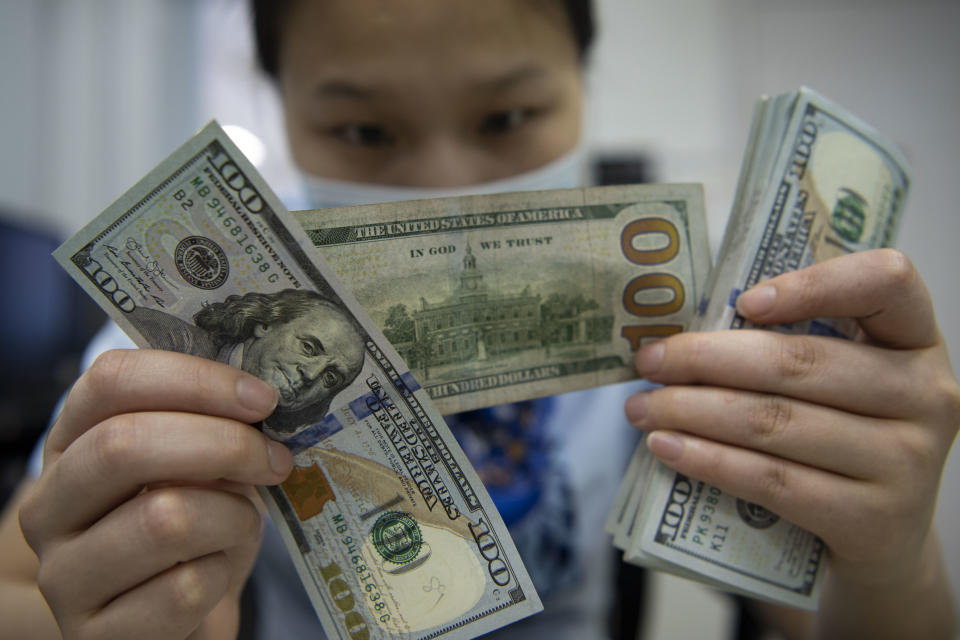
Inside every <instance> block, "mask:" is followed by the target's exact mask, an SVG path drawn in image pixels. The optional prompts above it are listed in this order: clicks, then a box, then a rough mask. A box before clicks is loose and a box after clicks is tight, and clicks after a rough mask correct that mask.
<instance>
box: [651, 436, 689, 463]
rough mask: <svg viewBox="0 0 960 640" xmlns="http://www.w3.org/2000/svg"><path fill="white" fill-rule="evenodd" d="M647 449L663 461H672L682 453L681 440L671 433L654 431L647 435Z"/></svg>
mask: <svg viewBox="0 0 960 640" xmlns="http://www.w3.org/2000/svg"><path fill="white" fill-rule="evenodd" d="M647 449H650V452H651V453H652V454H653V455H655V456H657V457H658V458H660V459H661V460H664V461H673V460H676V459H677V458H679V457H680V454H682V453H683V440H682V439H681V438H679V437H678V436H676V435H674V434H672V433H666V432H664V431H654V432H653V433H651V434H650V435H648V436H647Z"/></svg>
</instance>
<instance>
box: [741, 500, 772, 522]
mask: <svg viewBox="0 0 960 640" xmlns="http://www.w3.org/2000/svg"><path fill="white" fill-rule="evenodd" d="M737 513H739V514H740V518H741V519H742V520H743V521H744V522H746V523H747V524H748V525H750V526H751V527H753V528H754V529H768V528H770V527H772V526H773V525H774V524H776V523H777V520H779V519H780V516H778V515H777V514H775V513H774V512H772V511H768V510H766V509H764V508H763V507H761V506H760V505H758V504H754V503H752V502H747V501H745V500H741V499H739V498H737Z"/></svg>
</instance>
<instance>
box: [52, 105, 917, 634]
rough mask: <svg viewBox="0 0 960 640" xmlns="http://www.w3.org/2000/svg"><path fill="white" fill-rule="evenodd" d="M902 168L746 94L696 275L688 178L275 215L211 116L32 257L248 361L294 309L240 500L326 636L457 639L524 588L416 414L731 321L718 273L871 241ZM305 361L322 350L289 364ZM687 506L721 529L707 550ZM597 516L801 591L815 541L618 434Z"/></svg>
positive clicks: (876, 239) (174, 334)
mask: <svg viewBox="0 0 960 640" xmlns="http://www.w3.org/2000/svg"><path fill="white" fill-rule="evenodd" d="M903 166H904V164H903V162H902V161H901V160H900V159H899V157H898V156H897V155H896V153H895V151H893V149H892V147H891V146H890V145H889V144H887V143H885V142H884V141H883V140H882V139H881V138H880V136H879V135H877V134H876V133H875V132H873V131H872V130H870V129H869V128H867V127H866V126H865V125H863V124H862V123H860V122H859V121H858V120H856V119H855V118H854V117H853V116H851V115H850V114H848V113H847V112H846V111H844V110H843V109H841V108H839V107H837V106H836V105H834V104H832V103H829V102H828V101H826V100H824V99H823V98H821V97H820V96H817V95H816V94H814V93H812V92H810V91H808V90H801V91H800V92H798V93H796V94H790V95H788V96H780V97H777V98H774V99H771V100H764V101H761V106H760V107H759V108H758V111H757V115H756V118H755V122H754V126H753V130H752V133H751V138H750V145H749V147H748V152H747V157H746V159H745V162H744V169H743V173H742V175H741V180H740V185H739V188H738V191H737V197H736V203H735V205H734V210H733V214H732V216H731V222H730V225H729V227H728V231H727V235H726V238H725V240H724V244H723V249H722V252H721V255H720V258H719V260H718V267H717V269H715V270H714V271H713V272H712V274H710V256H709V249H708V242H707V227H706V223H705V216H704V207H703V194H702V189H701V187H700V186H699V185H689V184H675V185H640V186H626V187H603V188H587V189H573V190H561V191H543V192H528V193H515V194H501V195H486V196H466V197H460V198H445V199H439V200H421V201H413V202H404V203H391V204H381V205H370V206H364V207H350V208H341V209H325V210H322V211H304V212H294V213H293V214H291V213H290V212H288V211H286V209H284V207H283V206H282V204H281V203H280V201H279V199H278V198H277V197H276V195H274V194H273V192H272V191H271V190H270V188H269V186H268V185H267V184H266V182H265V181H264V180H263V178H262V177H261V176H260V175H259V174H258V173H257V171H256V170H255V169H254V167H253V166H252V165H251V164H250V163H249V162H248V161H247V160H246V159H245V158H244V157H243V155H242V154H241V153H240V152H239V150H238V149H237V148H236V147H235V146H234V145H233V144H232V143H231V142H230V140H229V139H228V138H227V136H226V135H225V134H224V133H223V131H222V130H221V129H220V128H219V126H217V125H216V124H215V123H213V124H210V125H208V126H207V127H206V128H205V129H203V130H202V131H201V132H200V133H198V134H197V135H196V136H194V138H192V139H191V140H190V141H188V142H187V143H186V144H184V145H183V146H182V147H181V148H180V149H178V150H177V151H175V152H174V153H173V154H172V155H171V156H170V157H169V158H167V159H166V160H165V161H164V162H162V163H161V164H160V165H159V166H158V167H157V168H156V169H154V170H153V171H152V172H151V173H149V174H148V175H147V176H146V177H144V178H143V179H142V180H141V181H140V182H138V183H137V184H136V185H135V186H134V187H133V188H131V189H130V191H128V192H127V193H126V194H124V195H123V196H122V197H121V198H120V199H118V200H117V201H116V202H115V203H114V204H112V205H111V206H110V207H108V208H107V209H106V210H105V211H104V212H103V213H101V214H100V215H99V216H98V217H97V218H96V219H94V220H93V221H92V222H91V223H90V224H89V225H87V226H86V227H85V228H83V229H82V230H81V231H80V232H78V234H77V235H76V236H74V237H73V238H71V239H70V240H68V241H67V242H66V243H65V244H64V245H63V246H62V247H60V248H59V249H58V250H57V252H56V253H55V256H56V258H57V259H58V261H59V262H60V263H61V264H62V265H63V266H64V268H66V269H67V270H68V271H69V272H70V274H71V275H72V276H73V277H74V278H75V279H76V280H77V281H78V282H79V283H80V285H81V286H82V287H83V288H84V289H85V290H86V291H87V292H88V293H89V294H90V295H91V296H92V297H93V298H94V299H95V300H97V301H98V303H99V304H100V305H101V306H102V307H103V308H104V309H105V310H106V311H107V312H108V313H109V314H110V316H111V317H112V318H113V320H114V321H116V322H117V324H118V325H119V326H120V327H121V328H123V329H124V330H125V331H126V332H127V333H128V334H129V335H130V336H131V338H132V339H133V340H134V342H136V343H137V344H138V345H140V346H141V347H152V348H164V349H173V350H178V351H182V352H186V353H191V354H194V355H201V356H204V357H209V358H213V359H217V360H219V361H222V362H226V363H229V364H234V365H236V366H240V367H243V368H247V366H248V362H250V363H253V361H254V360H255V358H253V357H246V358H245V354H246V355H247V356H250V355H251V354H252V353H254V352H257V351H258V350H260V348H259V346H258V345H257V340H258V339H259V338H260V337H261V336H260V335H259V333H258V331H257V330H256V327H258V326H265V325H268V324H270V323H276V324H278V325H285V326H294V325H296V326H297V327H299V328H298V333H297V339H298V340H300V342H301V343H302V349H301V351H300V352H299V353H298V354H297V356H296V358H298V359H299V360H297V361H296V362H295V361H293V360H291V361H290V362H283V361H281V360H282V358H281V357H279V356H278V357H277V358H275V360H277V362H275V366H274V367H273V369H271V371H270V372H268V373H269V374H270V375H272V376H273V378H272V380H271V382H272V383H273V384H275V386H277V387H278V390H279V392H280V397H281V402H280V406H279V407H278V409H277V411H276V412H275V413H274V414H273V415H272V416H270V417H269V418H268V419H267V420H266V421H264V423H263V424H262V425H260V427H261V428H262V430H263V431H264V433H266V434H267V435H268V436H270V437H273V438H275V439H278V440H281V441H283V442H285V443H286V444H287V445H288V446H289V447H290V448H291V450H292V451H293V452H294V454H295V465H296V466H295V469H294V471H293V473H292V474H291V476H290V478H289V479H288V480H287V481H286V482H284V483H283V485H281V486H279V487H273V488H269V489H267V488H264V489H261V495H262V496H263V498H264V500H265V501H266V503H267V506H268V508H269V510H270V513H271V515H272V517H273V519H274V521H275V522H276V524H277V526H278V528H279V529H280V532H281V535H282V537H283V538H284V541H285V543H286V545H287V548H288V550H289V552H290V554H291V556H292V557H293V560H294V563H295V564H296V566H297V569H298V572H299V574H300V577H301V579H302V580H303V583H304V586H305V588H306V590H307V592H308V593H309V595H310V598H311V601H312V603H313V605H314V608H315V609H316V612H317V615H318V616H319V618H320V620H321V622H322V624H323V626H324V629H325V631H326V632H327V635H328V636H329V637H349V638H354V639H365V638H411V639H412V638H436V637H445V638H472V637H476V636H478V635H481V634H484V633H487V632H489V631H492V630H493V629H496V628H498V627H501V626H504V625H506V624H509V623H511V622H513V621H516V620H518V619H520V618H522V617H525V616H528V615H530V614H532V613H536V612H537V611H539V610H540V609H541V604H540V600H539V597H538V596H537V593H536V591H535V590H534V588H533V584H532V582H531V581H530V578H529V576H528V575H527V572H526V569H525V568H524V566H523V562H522V559H521V558H520V557H519V555H518V553H517V551H516V548H515V546H514V544H513V542H512V540H511V538H510V535H509V533H508V531H507V528H506V527H505V526H504V523H503V521H502V519H501V517H500V515H499V514H498V513H497V510H496V508H495V507H494V505H493V502H492V501H491V499H490V497H489V496H488V494H487V492H486V490H485V489H484V487H483V484H482V483H481V482H480V480H479V479H478V477H477V475H476V473H475V471H474V470H473V469H472V467H471V466H470V464H469V461H468V460H467V458H466V456H465V454H464V453H463V451H462V449H461V448H460V446H459V445H458V444H457V442H456V440H455V439H454V438H453V436H452V435H451V433H450V431H449V429H448V428H447V426H446V424H445V423H444V421H443V418H442V415H443V414H445V413H450V412H454V411H463V410H468V409H473V408H478V407H485V406H492V405H496V404H501V403H505V402H512V401H517V400H523V399H528V398H533V397H538V396H544V395H551V394H557V393H562V392H565V391H572V390H574V389H582V388H587V387H593V386H597V385H602V384H609V383H613V382H618V381H623V380H628V379H630V378H633V377H635V372H634V369H633V365H632V360H633V354H634V352H635V351H636V350H637V349H638V348H639V347H640V346H642V345H643V344H645V343H647V342H649V341H652V340H656V339H659V338H661V337H664V336H669V335H671V334H673V333H677V332H679V331H684V330H690V329H692V328H700V329H703V330H710V329H718V328H728V327H739V326H741V325H742V324H743V322H742V319H740V318H738V317H737V316H736V314H735V313H733V308H732V305H731V301H732V300H733V299H735V296H736V293H737V292H738V291H741V290H743V289H744V288H746V287H749V286H751V285H752V284H754V283H756V282H758V281H759V280H761V279H763V278H767V277H770V276H773V275H776V274H777V273H781V272H783V271H785V270H788V269H794V268H798V267H801V266H805V265H807V264H810V263H812V262H815V261H818V260H822V259H824V258H826V257H829V256H832V255H837V254H838V253H842V252H848V251H854V250H858V249H864V248H869V247H877V246H885V245H887V244H889V242H890V240H891V238H892V236H893V232H894V230H895V225H896V219H897V214H898V213H899V211H900V207H901V206H902V202H903V197H904V195H905V192H906V189H907V178H906V175H905V173H904V170H903V168H902V167H903ZM708 274H710V275H709V277H708ZM790 330H793V331H804V332H833V333H843V332H844V331H849V328H845V327H843V326H840V325H832V324H827V323H826V322H824V323H811V324H810V325H809V326H808V327H798V326H794V327H792V328H790ZM277 353H278V354H279V353H280V352H277ZM280 355H282V354H280ZM307 356H309V358H312V359H314V360H313V362H320V360H323V358H327V357H328V356H329V358H328V359H327V360H323V362H326V363H327V364H325V365H323V367H321V369H322V371H321V370H320V369H318V370H317V371H318V375H312V376H307V375H306V374H304V373H303V372H304V371H305V370H306V369H307V365H306V364H305V362H306V361H305V360H303V358H306V357H307ZM334 356H336V358H338V359H336V358H334ZM286 357H289V358H293V356H292V355H289V354H288V355H287V356H286ZM261 360H262V359H261ZM251 366H252V365H251ZM248 370H251V371H253V372H255V373H256V372H257V371H255V370H253V369H248ZM308 378H309V379H308ZM704 516H708V517H709V521H710V522H712V523H714V524H712V525H711V526H716V527H728V528H729V531H730V533H729V535H728V536H727V543H726V544H725V545H722V549H721V551H719V552H718V553H714V552H713V551H711V550H710V546H709V544H707V546H706V548H704V547H703V541H702V540H701V539H699V538H696V537H695V536H697V533H696V532H697V529H696V528H695V527H692V526H691V523H693V522H694V519H696V521H697V522H703V520H702V518H703V517H704ZM608 528H609V529H610V531H611V532H612V533H614V535H615V542H616V543H617V545H618V546H619V547H620V548H622V549H624V551H625V557H626V558H627V559H628V560H629V561H631V562H639V563H643V564H646V565H649V566H652V567H655V568H658V569H663V570H667V571H671V572H673V573H677V574H680V575H685V576H689V577H693V578H695V579H698V580H702V581H705V582H708V583H710V584H715V585H718V586H721V587H722V588H726V589H729V590H735V591H740V592H743V593H747V594H750V595H754V596H758V597H763V598H767V599H771V600H775V601H780V602H785V603H788V604H792V605H796V606H802V607H812V606H815V603H816V594H817V586H818V584H819V579H820V576H821V575H822V573H823V566H824V553H823V549H822V545H821V544H820V542H819V541H818V540H816V538H815V537H813V536H812V535H810V534H808V533H806V532H804V531H802V530H799V529H798V528H797V527H794V526H792V525H790V524H788V523H785V522H782V521H781V520H779V519H778V518H777V517H776V516H775V515H774V514H770V513H768V512H766V511H765V510H763V509H762V508H760V507H758V506H756V505H749V504H745V503H742V502H741V501H737V500H736V499H734V498H732V497H729V496H726V495H723V494H722V493H721V492H719V491H718V490H717V489H715V488H713V487H709V486H705V485H704V484H703V483H700V482H698V481H696V480H693V479H689V478H684V477H682V476H679V475H677V474H674V473H672V472H668V471H667V470H666V469H665V468H663V467H660V466H659V465H658V464H656V463H655V462H654V461H653V459H652V458H651V457H650V456H649V455H647V454H646V452H645V450H644V449H643V448H642V447H640V448H638V450H637V452H636V454H635V455H634V458H633V460H632V461H631V463H630V466H629V468H628V470H627V474H626V477H625V478H624V482H623V486H622V487H621V491H620V494H619V496H618V499H617V503H616V504H615V505H614V510H613V511H612V512H611V517H610V520H609V522H608ZM719 530H720V529H717V531H719ZM724 531H726V529H724ZM758 550H762V551H758ZM441 598H442V605H441V606H437V604H438V603H439V602H440V600H441Z"/></svg>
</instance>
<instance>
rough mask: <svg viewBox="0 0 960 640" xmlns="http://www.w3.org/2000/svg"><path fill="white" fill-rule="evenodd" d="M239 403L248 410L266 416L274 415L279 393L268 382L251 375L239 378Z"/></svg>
mask: <svg viewBox="0 0 960 640" xmlns="http://www.w3.org/2000/svg"><path fill="white" fill-rule="evenodd" d="M236 392H237V402H239V403H240V405H241V406H243V407H244V408H246V409H250V410H251V411H256V412H257V413H261V414H264V415H267V414H270V413H273V410H274V409H275V408H276V406H277V392H276V390H275V389H274V388H273V387H271V386H270V385H268V384H267V383H266V382H264V381H262V380H260V379H259V378H254V377H253V376H250V375H242V376H240V377H239V378H237V390H236Z"/></svg>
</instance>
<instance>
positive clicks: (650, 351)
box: [637, 341, 665, 377]
mask: <svg viewBox="0 0 960 640" xmlns="http://www.w3.org/2000/svg"><path fill="white" fill-rule="evenodd" d="M664 349H665V347H664V346H663V342H662V341H659V342H654V343H653V344H651V345H647V346H646V347H644V348H643V349H640V351H639V352H638V353H637V373H639V374H640V375H641V376H643V377H647V376H650V375H652V374H654V373H656V372H657V371H659V370H660V365H661V364H663V351H664Z"/></svg>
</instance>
